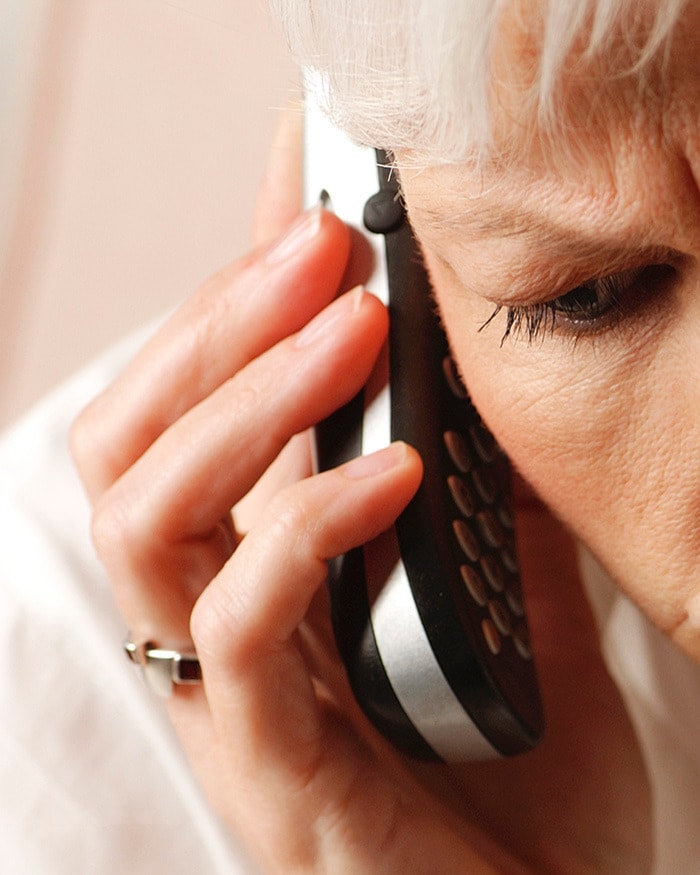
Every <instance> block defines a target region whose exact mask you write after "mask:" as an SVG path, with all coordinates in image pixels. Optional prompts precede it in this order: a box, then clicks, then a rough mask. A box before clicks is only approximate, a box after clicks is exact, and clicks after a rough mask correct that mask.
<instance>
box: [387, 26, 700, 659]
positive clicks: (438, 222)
mask: <svg viewBox="0 0 700 875" xmlns="http://www.w3.org/2000/svg"><path fill="white" fill-rule="evenodd" d="M689 39H694V37H692V36H691V37H689ZM699 56H700V55H699V53H698V47H697V45H691V46H685V50H683V51H681V50H680V49H679V47H678V46H675V47H674V54H673V57H674V59H677V60H675V61H674V64H673V65H672V67H671V69H670V70H669V73H668V80H667V81H666V82H665V84H664V85H663V87H661V86H659V87H658V88H657V89H656V91H657V96H656V97H654V98H653V99H652V98H649V100H648V101H647V105H646V106H645V108H644V109H643V110H640V109H639V105H638V103H637V102H636V101H634V100H632V99H628V98H629V97H630V94H626V93H625V90H626V89H627V88H630V87H631V86H630V85H629V83H628V84H627V85H626V86H625V87H624V88H623V87H622V86H615V87H614V88H609V89H607V91H606V92H603V91H602V90H601V89H600V83H598V86H597V87H598V91H597V93H596V96H595V100H591V101H589V102H588V103H587V104H586V105H587V106H588V107H589V109H590V107H591V106H594V107H595V111H594V112H593V113H592V114H591V115H590V117H586V114H585V113H581V114H579V123H578V124H577V125H575V129H574V130H571V131H570V132H569V146H570V147H571V148H570V152H562V154H560V155H559V156H558V158H557V160H556V161H553V160H551V157H552V156H549V159H550V160H548V158H547V157H545V156H543V155H542V154H539V155H538V154H535V153H534V152H533V153H531V154H530V157H529V158H527V159H525V160H523V161H522V162H520V163H518V164H517V165H515V166H510V167H509V168H508V169H506V170H503V169H501V170H498V169H496V168H493V169H482V170H481V171H480V172H478V173H477V172H476V171H475V170H474V168H473V167H470V166H468V165H463V166H446V167H431V168H428V169H417V168H412V167H411V166H410V164H409V163H406V162H405V161H404V162H402V157H403V158H405V156H402V155H401V154H399V155H397V158H398V163H399V166H400V167H401V175H402V182H403V187H404V191H405V196H406V200H407V204H408V208H409V211H410V215H411V219H412V222H413V225H414V227H415V229H416V231H417V234H418V236H419V238H420V240H421V242H422V245H423V247H424V250H425V255H426V260H427V263H428V266H429V270H430V272H431V275H432V278H433V282H434V285H435V289H436V295H437V298H438V302H439V305H440V308H441V310H442V314H443V317H444V320H445V323H446V326H447V329H448V333H449V335H450V339H451V342H452V345H453V350H454V353H455V357H456V359H457V361H458V363H459V366H460V368H461V370H462V374H463V376H464V379H465V382H466V383H467V385H468V387H469V390H470V392H471V394H472V396H473V398H474V400H475V403H476V404H477V406H478V407H479V409H480V411H481V413H482V416H483V417H484V419H485V420H486V422H487V423H488V424H489V425H490V426H491V428H492V430H493V431H494V433H495V434H496V435H497V437H498V439H499V440H500V442H501V444H502V445H503V447H504V448H505V449H506V451H507V452H508V454H509V455H510V457H511V459H512V460H513V462H514V463H515V465H516V466H517V467H518V468H519V470H520V471H521V472H522V473H523V475H524V476H525V477H526V478H527V479H528V480H529V481H530V482H531V483H532V485H533V486H534V487H535V488H536V490H537V491H538V492H539V493H540V495H541V496H542V497H543V498H544V499H545V500H546V501H547V503H548V504H550V506H551V507H552V508H553V509H554V510H555V512H556V513H557V514H558V515H559V516H560V517H561V518H562V519H563V520H565V521H566V523H567V524H569V525H570V526H571V528H572V529H573V531H574V532H575V533H576V534H577V535H578V536H579V537H580V538H581V539H582V540H583V541H584V542H585V543H586V544H587V545H588V546H589V547H590V548H591V550H592V551H593V552H594V554H595V555H596V556H597V557H598V558H599V560H600V561H601V563H602V564H603V565H604V566H605V567H606V568H607V570H608V571H609V572H610V574H611V575H612V576H613V577H614V578H615V579H616V580H617V581H618V582H619V583H620V585H621V586H622V587H623V588H624V589H625V590H626V591H627V592H628V593H629V594H630V595H631V596H632V598H633V599H634V600H635V601H637V602H638V604H640V606H641V607H642V608H643V610H644V611H645V612H646V613H647V614H648V615H649V616H650V617H651V619H652V620H653V621H654V622H655V623H656V624H657V625H658V626H660V627H661V628H662V629H663V630H665V631H666V632H667V633H669V634H670V635H671V636H672V637H673V638H674V639H675V640H676V641H677V642H678V643H679V644H680V645H681V646H682V647H684V648H685V649H686V650H687V651H688V652H690V653H691V654H692V655H694V656H695V658H697V659H700V70H699V68H698V67H697V64H696V61H695V60H694V59H697V58H698V57H699ZM634 87H636V86H634ZM635 94H636V92H635ZM659 94H661V97H659V96H658V95H659ZM588 96H589V97H590V96H591V95H590V94H589V95H588ZM633 107H636V108H633ZM572 115H573V116H576V115H577V114H576V113H573V114H572ZM574 147H575V148H574ZM564 155H566V156H567V157H566V158H565V157H564ZM576 289H577V291H572V290H576ZM567 293H568V294H567ZM499 307H500V311H499V312H498V314H497V315H496V316H495V317H494V318H493V319H492V320H491V321H489V320H490V317H491V316H492V314H493V313H494V311H495V310H496V308H499ZM487 323H488V324H487ZM482 326H483V327H482Z"/></svg>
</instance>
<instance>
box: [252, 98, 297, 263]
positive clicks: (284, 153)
mask: <svg viewBox="0 0 700 875" xmlns="http://www.w3.org/2000/svg"><path fill="white" fill-rule="evenodd" d="M303 125H304V116H303V109H302V104H301V101H297V102H295V103H290V104H289V105H288V106H287V107H286V109H284V110H283V111H282V113H281V115H280V120H279V123H278V126H277V131H276V133H275V136H274V138H273V141H272V146H271V147H270V153H269V157H268V164H267V169H266V171H265V174H264V176H263V180H262V184H261V186H260V191H259V193H258V199H257V203H256V206H255V212H254V214H253V245H254V246H256V247H257V246H259V245H260V244H262V243H267V242H268V241H269V240H272V239H273V238H275V237H277V236H278V235H279V234H280V233H281V232H282V231H283V230H284V229H285V228H286V227H287V226H288V225H289V224H290V223H291V222H292V220H293V219H294V218H295V217H296V216H297V214H298V213H299V212H301V209H302V160H303V142H302V136H303Z"/></svg>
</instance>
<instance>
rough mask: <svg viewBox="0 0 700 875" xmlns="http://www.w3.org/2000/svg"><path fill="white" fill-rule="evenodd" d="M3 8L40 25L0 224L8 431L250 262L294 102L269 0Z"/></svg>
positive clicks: (104, 1)
mask: <svg viewBox="0 0 700 875" xmlns="http://www.w3.org/2000/svg"><path fill="white" fill-rule="evenodd" d="M5 2H6V3H8V2H9V3H19V4H22V3H30V2H36V3H37V4H38V6H39V7H41V8H42V15H39V16H38V17H37V23H36V24H35V25H33V26H32V28H31V35H30V39H29V41H28V43H27V51H26V52H24V57H25V58H28V59H29V62H26V61H25V66H27V67H28V68H29V69H27V70H25V71H23V74H22V77H21V83H22V87H21V88H20V89H19V91H17V92H16V93H21V97H22V99H21V100H20V101H18V104H20V108H19V109H17V108H15V109H14V110H13V112H14V121H15V124H13V126H12V127H13V129H14V132H15V140H16V141H17V142H20V141H21V144H22V148H21V149H20V150H18V155H19V157H15V158H13V159H12V174H11V175H12V178H13V179H14V180H15V183H16V185H15V188H16V189H17V192H18V193H19V197H18V198H17V200H16V201H15V203H14V206H13V207H12V209H11V210H10V220H9V221H8V222H6V223H5V226H4V227H3V226H0V229H2V230H3V234H2V240H0V243H1V244H2V245H0V254H1V255H2V257H1V258H0V278H1V280H2V284H1V285H0V425H2V424H4V423H7V422H8V421H9V420H11V419H12V418H14V417H15V416H17V415H18V414H19V413H21V412H22V411H23V410H24V409H26V408H27V407H28V405H30V404H31V403H32V402H33V401H34V400H35V399H37V398H38V397H39V396H40V395H41V394H42V393H44V392H45V391H46V390H47V389H49V388H50V387H51V386H52V385H54V384H55V383H56V382H58V381H59V380H61V379H62V378H63V377H64V376H66V375H68V374H69V373H70V372H72V371H73V370H74V369H76V368H77V367H79V366H80V365H81V364H83V363H84V362H86V361H87V360H89V359H90V358H91V357H92V356H94V355H95V354H96V353H98V352H99V350H100V349H102V348H103V347H104V346H105V345H106V344H108V343H109V342H111V341H112V340H114V339H116V338H118V337H120V336H121V335H123V334H124V333H125V332H127V331H128V330H129V329H130V328H132V327H134V326H136V325H138V324H141V323H142V322H143V321H144V320H147V319H150V318H152V317H153V316H155V315H157V314H158V313H160V312H162V311H163V310H164V309H166V308H168V307H170V306H172V305H173V304H175V303H177V302H178V301H179V300H181V299H182V298H183V297H184V296H185V295H187V294H189V293H190V292H191V291H193V290H194V288H195V287H196V286H197V284H198V283H199V282H200V281H201V280H202V279H203V278H204V277H205V276H207V275H208V274H209V273H210V272H211V271H213V270H214V269H216V268H218V267H219V266H220V265H222V264H224V263H225V262H227V261H229V260H230V259H231V258H233V257H235V255H237V254H239V253H241V252H242V251H244V250H245V248H246V247H247V245H248V241H249V219H250V215H251V210H252V204H253V201H254V196H255V191H256V188H257V185H258V182H259V180H260V177H261V174H262V170H263V166H264V159H265V153H266V150H267V146H268V144H269V141H270V138H271V135H272V131H273V128H274V124H275V116H276V110H277V109H278V108H279V107H281V106H283V105H284V104H285V103H286V101H287V100H288V99H289V98H290V97H291V96H293V95H294V94H295V88H296V77H295V71H294V69H293V67H292V65H291V63H290V61H289V59H288V58H287V55H286V50H285V48H284V45H283V42H282V39H281V37H280V34H279V32H278V30H277V28H276V25H275V24H274V23H273V22H272V21H271V20H270V18H269V16H268V13H267V10H266V8H265V5H264V2H265V0H5ZM32 72H33V78H32ZM28 83H29V84H28ZM22 108H23V109H24V110H27V109H28V111H26V112H24V111H21V110H22ZM25 131H26V132H27V134H28V136H27V137H26V138H23V137H22V136H20V135H21V134H22V133H24V132H25ZM1 148H3V147H2V144H0V149H1ZM10 152H11V149H10V144H9V141H7V142H6V143H5V152H4V154H5V159H6V161H5V164H6V165H7V159H8V155H9V154H10ZM10 157H11V156H10ZM5 195H6V197H5V201H6V203H7V202H8V200H9V201H10V202H11V198H9V196H8V195H7V192H5Z"/></svg>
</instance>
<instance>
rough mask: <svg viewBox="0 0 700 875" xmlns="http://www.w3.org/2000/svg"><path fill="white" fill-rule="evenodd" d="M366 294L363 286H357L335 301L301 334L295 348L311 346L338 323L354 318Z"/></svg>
mask: <svg viewBox="0 0 700 875" xmlns="http://www.w3.org/2000/svg"><path fill="white" fill-rule="evenodd" d="M364 293H365V290H364V288H363V287H362V286H355V288H354V289H352V290H351V291H349V292H346V293H345V294H344V295H343V296H342V297H340V298H338V299H337V300H336V301H333V303H332V304H330V305H329V306H328V307H326V309H325V310H322V311H321V312H320V313H319V314H318V316H316V317H315V318H314V319H312V320H311V322H309V324H308V325H307V326H306V327H305V328H303V329H302V330H301V331H300V332H299V334H298V335H297V338H296V341H295V346H300V347H301V346H309V345H310V344H312V343H313V342H314V341H315V340H317V339H318V338H320V337H323V336H324V335H325V334H328V332H329V331H331V330H332V328H333V326H334V325H335V324H336V323H338V322H340V321H341V320H343V319H347V318H348V317H349V316H352V314H353V313H355V312H357V310H358V309H359V308H360V305H361V304H362V298H363V296H364Z"/></svg>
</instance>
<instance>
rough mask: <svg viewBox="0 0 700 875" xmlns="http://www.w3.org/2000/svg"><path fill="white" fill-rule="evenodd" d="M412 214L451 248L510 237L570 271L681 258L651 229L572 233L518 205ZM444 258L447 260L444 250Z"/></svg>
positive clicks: (612, 269) (493, 205)
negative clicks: (470, 237) (468, 238)
mask: <svg viewBox="0 0 700 875" xmlns="http://www.w3.org/2000/svg"><path fill="white" fill-rule="evenodd" d="M415 212H416V214H417V215H418V217H419V219H420V224H422V225H425V226H426V227H429V228H430V229H431V230H432V231H433V232H434V233H436V234H437V235H438V236H439V235H442V234H447V235H449V239H448V242H449V243H450V249H451V248H452V243H453V242H454V243H458V242H459V238H460V237H462V236H463V235H465V234H475V235H476V236H477V239H478V238H493V239H498V240H504V239H508V238H513V239H517V240H518V243H519V244H520V245H521V246H523V245H524V246H526V247H528V248H531V249H533V250H536V251H537V252H546V253H547V259H548V261H550V262H551V261H566V262H567V263H568V264H569V265H570V266H571V267H572V268H574V269H575V268H576V267H577V266H581V267H583V266H588V265H590V264H591V263H592V262H594V261H595V262H597V263H598V264H600V265H602V266H603V270H602V271H601V273H602V272H604V273H610V272H612V271H614V270H618V269H623V268H628V267H630V266H631V264H633V263H635V262H636V263H639V262H642V261H643V262H646V263H656V262H665V261H668V260H669V259H672V260H674V261H677V260H678V259H679V258H680V257H681V256H680V253H678V252H676V251H675V250H672V249H670V248H669V247H665V246H661V245H659V244H658V243H654V242H653V240H652V237H651V233H652V229H651V227H649V228H646V229H644V230H642V229H639V230H637V231H635V232H634V236H633V239H631V240H630V239H627V240H623V239H621V238H620V235H614V234H611V233H610V232H609V231H605V230H602V231H601V232H600V233H599V234H593V233H590V232H588V233H587V232H584V231H575V230H573V229H572V228H569V227H564V226H561V225H559V224H557V223H556V222H554V221H552V220H550V219H548V218H546V217H543V216H542V215H541V214H539V213H537V212H535V211H533V210H529V209H527V208H526V207H524V206H522V205H511V204H505V205H504V204H494V203H488V204H484V203H481V204H479V205H475V206H474V207H473V208H470V209H468V210H462V211H458V212H454V213H451V214H449V215H445V214H444V213H443V212H439V211H437V210H433V209H429V208H428V209H426V208H418V209H416V210H415ZM443 260H444V261H446V262H448V263H449V260H450V259H449V254H448V253H447V252H445V253H444V256H443Z"/></svg>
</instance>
